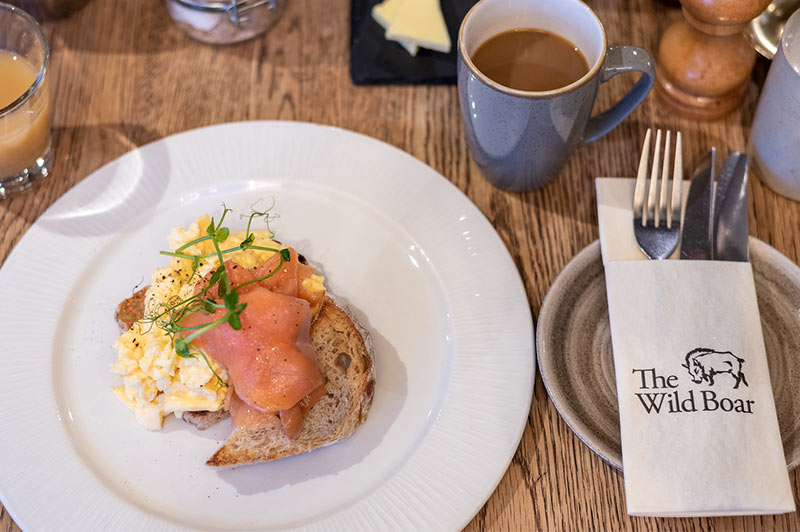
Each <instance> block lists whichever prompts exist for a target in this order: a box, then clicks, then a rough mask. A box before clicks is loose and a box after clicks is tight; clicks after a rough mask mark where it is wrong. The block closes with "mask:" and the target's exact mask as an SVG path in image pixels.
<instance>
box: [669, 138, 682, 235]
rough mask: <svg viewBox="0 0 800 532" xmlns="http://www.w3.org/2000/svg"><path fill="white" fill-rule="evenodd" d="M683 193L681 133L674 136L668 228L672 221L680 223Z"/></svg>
mask: <svg viewBox="0 0 800 532" xmlns="http://www.w3.org/2000/svg"><path fill="white" fill-rule="evenodd" d="M682 192H683V146H682V145H681V132H680V131H678V133H677V135H676V136H675V165H674V166H673V167H672V206H671V208H670V211H669V214H668V215H667V216H668V218H667V224H668V227H670V228H671V227H672V220H673V219H675V220H677V221H678V222H679V223H680V219H681V193H682Z"/></svg>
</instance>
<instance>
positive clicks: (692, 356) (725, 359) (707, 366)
mask: <svg viewBox="0 0 800 532" xmlns="http://www.w3.org/2000/svg"><path fill="white" fill-rule="evenodd" d="M743 363H744V360H743V359H741V358H739V357H737V356H736V355H734V354H733V353H731V352H730V351H714V350H713V349H707V348H705V347H699V348H697V349H692V350H691V351H689V352H688V353H687V354H686V363H685V364H681V366H683V367H684V368H686V369H687V371H688V372H689V376H690V377H691V378H692V382H693V383H695V384H700V383H702V382H706V383H708V385H709V386H714V376H716V375H720V374H722V373H727V374H729V375H730V376H731V377H733V379H734V383H733V389H734V390H735V389H736V388H738V387H739V385H740V384H744V385H745V386H749V384H747V379H746V378H745V377H744V372H743V371H742V364H743Z"/></svg>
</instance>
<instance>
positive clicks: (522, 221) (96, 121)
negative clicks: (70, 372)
mask: <svg viewBox="0 0 800 532" xmlns="http://www.w3.org/2000/svg"><path fill="white" fill-rule="evenodd" d="M589 3H590V5H591V7H592V8H593V9H595V10H596V11H597V13H598V14H599V16H600V18H601V19H602V21H603V22H604V24H605V27H606V30H607V32H608V36H609V42H610V43H611V44H632V45H637V46H642V47H644V48H647V49H649V50H656V45H657V40H658V36H659V35H660V34H661V32H662V31H663V30H664V29H665V27H666V26H667V25H668V24H669V22H670V20H672V19H674V18H675V17H678V16H680V15H679V12H678V10H677V9H675V8H674V7H669V6H667V5H665V4H662V3H659V2H655V1H653V0H592V1H590V2H589ZM287 4H288V7H287V9H286V12H285V13H284V16H283V18H282V19H281V21H280V22H279V24H278V25H277V26H276V27H275V28H273V30H272V31H271V32H270V33H269V34H268V35H266V36H264V37H261V38H258V39H256V40H253V41H250V42H247V43H243V44H239V45H234V46H229V47H211V46H206V45H203V44H200V43H197V42H195V41H193V40H191V39H190V38H189V37H187V36H186V35H184V34H183V33H182V32H181V31H179V30H178V29H177V28H176V27H175V26H174V25H173V24H172V22H171V20H170V18H169V16H168V14H167V11H166V9H165V6H164V3H163V1H162V0H125V1H118V0H91V2H89V4H88V5H87V6H86V7H85V8H84V9H83V10H81V11H80V12H78V13H76V14H74V15H72V16H71V17H70V18H67V19H64V20H60V21H55V22H48V23H46V25H45V27H46V31H47V34H48V36H49V38H50V42H51V44H52V63H51V69H50V76H51V89H52V90H53V94H54V109H55V114H54V124H53V127H54V141H55V165H54V171H53V175H52V177H50V178H49V179H48V180H47V181H46V182H45V183H43V184H42V185H40V186H37V187H35V188H34V189H33V190H30V191H28V192H25V193H23V194H21V195H18V196H15V197H13V198H11V199H8V200H5V201H0V227H2V228H3V230H2V232H0V263H2V262H3V261H4V260H5V258H6V257H7V256H8V254H9V252H10V251H11V250H12V249H13V247H14V245H15V244H16V243H17V242H18V241H19V239H20V238H21V237H22V235H23V234H24V233H25V231H26V230H27V229H28V227H30V225H31V224H32V223H33V222H34V221H35V220H36V218H37V217H38V216H39V215H40V214H41V213H42V212H43V211H44V210H45V209H46V208H47V207H48V206H49V205H51V204H52V203H53V202H54V201H55V200H56V199H57V198H59V197H60V196H61V195H62V194H64V192H66V191H67V190H68V189H70V188H71V187H72V186H74V185H75V184H77V183H79V182H80V181H81V180H82V179H84V178H85V177H86V176H87V175H89V174H90V173H91V172H93V171H94V170H96V169H97V168H98V167H100V166H101V165H103V164H105V163H107V162H109V161H111V160H112V159H114V158H116V157H118V156H120V155H122V154H123V153H125V152H127V151H129V150H131V149H133V148H136V147H137V146H141V145H143V144H146V143H148V142H151V141H154V140H157V139H160V138H161V137H164V136H166V135H170V134H173V133H177V132H180V131H184V130H187V129H190V128H195V127H198V126H206V125H209V124H216V123H221V122H229V121H236V120H252V119H281V120H302V121H309V122H315V123H319V124H330V125H335V126H338V127H342V128H346V129H351V130H354V131H358V132H360V133H364V134H366V135H370V136H372V137H375V138H378V139H380V140H383V141H386V142H388V143H390V144H392V145H394V146H397V147H398V148H400V149H402V150H405V151H407V152H409V153H411V154H412V155H414V156H415V157H418V158H419V159H421V160H422V161H424V162H426V163H427V164H429V165H430V166H432V167H433V168H434V169H436V170H437V171H438V172H440V173H441V174H442V175H444V176H446V177H447V178H448V179H450V180H451V181H452V182H453V183H454V184H455V185H456V186H457V187H458V188H459V189H461V190H462V191H463V192H464V193H465V194H467V195H468V196H469V198H470V199H471V200H472V201H473V202H474V203H475V204H476V205H477V206H478V208H479V209H480V210H481V211H482V212H483V213H484V214H485V215H486V216H487V217H488V219H489V220H490V221H491V222H492V223H493V224H494V226H495V228H496V229H497V231H498V233H499V234H500V236H501V238H502V239H503V241H504V242H505V244H506V246H507V247H508V249H509V250H510V251H511V253H512V255H513V257H514V261H515V262H516V265H517V267H518V268H519V271H520V273H521V274H522V278H523V279H524V283H525V288H526V290H527V295H528V300H529V302H530V306H531V309H532V311H533V313H534V315H536V314H538V310H539V307H540V305H541V303H542V300H543V298H544V296H545V293H546V292H547V289H548V287H549V286H550V284H551V283H552V282H553V280H554V279H555V277H556V275H558V272H559V271H560V270H561V269H562V268H563V267H564V265H565V264H566V263H567V262H568V261H569V260H570V258H572V257H573V256H574V255H575V254H576V253H577V252H578V251H579V250H581V249H582V248H583V247H584V246H586V245H588V244H589V243H591V242H592V241H593V240H595V239H596V238H597V236H598V233H597V216H596V209H595V203H594V202H595V197H594V185H593V178H594V177H595V176H627V175H632V174H633V173H634V171H635V169H636V164H637V158H638V154H639V145H640V141H641V139H642V137H643V134H644V131H645V129H646V128H647V127H648V126H650V125H657V126H660V127H663V128H671V129H679V130H681V131H682V132H683V135H684V139H685V144H684V154H685V155H684V157H685V159H684V160H685V163H686V168H687V169H689V168H691V167H692V165H693V164H694V163H695V162H697V161H698V160H699V158H700V156H701V154H702V153H703V152H705V151H706V150H708V149H709V148H710V147H711V146H712V145H714V146H717V147H718V148H719V149H721V151H722V152H723V153H725V152H728V151H731V150H744V149H745V142H746V139H747V136H748V134H749V128H750V124H751V123H752V118H753V113H754V110H755V105H756V101H757V98H758V95H759V89H760V86H761V84H762V83H763V80H764V77H765V75H766V70H767V68H768V63H766V62H765V61H763V60H759V63H758V64H757V67H756V71H755V73H754V75H753V77H752V80H751V82H750V86H749V89H748V91H747V94H746V97H745V100H744V102H743V104H742V105H741V106H740V108H739V109H737V110H736V111H734V112H733V113H732V114H731V115H729V116H728V117H727V118H726V119H724V120H720V121H716V122H694V121H689V120H683V119H680V118H677V117H676V116H674V115H673V114H671V113H670V112H669V111H668V110H666V109H664V108H662V107H661V106H660V105H659V102H658V101H657V100H656V97H655V95H654V94H651V95H650V96H649V97H648V99H647V100H646V101H645V103H644V104H643V105H642V106H641V107H640V108H639V109H637V111H636V112H635V113H634V114H633V115H632V116H631V117H630V118H629V119H628V120H626V121H625V122H624V123H623V124H622V125H621V126H620V127H618V128H617V129H615V130H614V131H612V132H611V133H610V134H609V135H607V136H606V137H604V138H602V139H600V140H598V141H597V142H595V143H594V144H591V145H589V146H586V147H582V148H579V149H578V150H577V151H576V152H575V154H574V155H573V157H572V158H571V159H570V160H569V162H568V164H567V165H566V167H565V168H564V169H563V171H562V172H561V174H560V175H559V176H558V178H557V179H556V180H555V181H554V182H553V183H552V184H550V185H549V186H547V187H546V188H544V189H542V190H539V191H535V192H530V193H525V194H511V193H506V192H502V191H499V190H496V189H494V188H492V187H491V186H490V185H489V184H487V182H486V181H485V180H484V178H483V177H482V176H481V173H480V171H479V170H478V168H477V167H476V166H475V164H474V163H473V162H472V161H471V159H470V155H469V151H468V149H467V145H466V142H465V139H464V135H463V132H462V129H461V123H460V117H459V108H458V96H457V92H456V89H455V87H452V86H416V87H355V86H353V85H352V83H351V82H350V78H349V75H348V34H349V27H348V25H349V22H348V20H349V2H348V0H326V1H325V2H321V1H320V0H289V1H288V2H287ZM634 81H635V76H634V75H625V76H618V77H616V78H614V79H613V80H612V81H611V82H610V83H608V84H606V85H604V86H603V87H602V88H601V90H600V94H599V97H598V101H597V108H599V109H602V108H606V107H608V106H609V105H610V104H611V103H612V102H614V101H615V100H616V99H618V98H619V97H620V96H621V94H622V93H623V92H624V91H626V90H627V89H628V88H629V87H630V86H632V84H633V82H634ZM750 198H751V200H750V205H749V215H750V232H751V234H754V235H755V236H757V237H759V238H761V239H763V240H765V241H766V242H768V243H769V244H771V245H772V246H774V247H776V248H777V249H778V250H779V251H781V252H782V253H784V254H786V255H787V256H788V257H789V258H790V259H791V260H793V261H794V262H798V260H800V204H798V203H795V202H792V201H789V200H787V199H784V198H782V197H780V196H777V195H776V194H774V193H773V192H771V191H770V190H769V189H767V188H766V187H765V186H764V185H763V184H762V183H761V181H760V180H758V179H757V178H756V179H752V180H751V185H750ZM1 292H2V287H0V293H1ZM0 301H2V304H4V305H5V304H9V302H6V301H3V300H2V297H1V296H0ZM537 381H538V382H537V383H536V387H535V394H534V397H533V402H532V405H531V411H530V417H529V418H528V424H527V427H526V429H525V432H524V435H523V437H522V441H521V443H520V446H519V449H518V450H517V453H516V455H515V456H514V459H513V461H512V463H511V465H510V467H509V468H508V471H507V472H506V474H505V476H504V477H503V479H502V480H501V482H500V484H499V486H498V487H497V489H496V491H495V492H494V494H493V495H492V496H491V498H490V499H489V500H488V501H487V503H486V504H485V506H484V507H483V508H481V509H480V510H479V511H478V513H477V514H476V515H475V517H474V519H473V520H472V521H471V522H470V523H469V525H468V526H467V530H469V531H479V530H558V531H560V530H564V531H574V530H635V531H650V530H669V531H689V530H741V531H752V530H770V529H779V530H799V529H800V519H798V517H797V515H796V514H790V515H787V516H779V517H773V516H763V517H737V518H708V519H704V518H702V519H652V518H632V517H629V516H628V515H627V514H626V511H625V494H624V489H623V482H622V475H621V474H620V473H619V472H617V471H616V470H614V469H613V468H611V467H610V466H608V465H606V464H605V463H604V462H603V461H602V460H600V459H599V458H598V457H597V456H595V455H594V454H593V453H592V452H591V451H590V450H589V449H588V448H587V447H586V446H585V445H583V444H582V443H581V442H580V440H579V439H578V438H577V437H576V436H575V435H574V434H573V433H572V431H571V430H570V429H569V428H568V427H567V425H566V424H565V423H564V422H563V421H562V420H561V418H560V417H559V415H558V413H557V412H556V410H555V408H554V407H553V405H552V404H551V402H550V401H549V399H548V397H547V395H546V393H545V391H544V387H543V386H542V383H541V381H540V380H539V379H538V378H537ZM11 406H12V405H3V408H9V407H11ZM0 452H3V451H2V449H0ZM755 459H757V457H754V460H755ZM0 474H2V473H0ZM791 479H792V483H793V487H794V489H795V491H797V489H798V488H800V483H799V482H798V474H797V473H792V475H791ZM15 530H18V527H17V525H16V524H15V523H14V521H13V520H12V518H11V517H10V515H9V514H8V513H7V512H6V511H5V510H4V509H2V507H0V532H8V531H15Z"/></svg>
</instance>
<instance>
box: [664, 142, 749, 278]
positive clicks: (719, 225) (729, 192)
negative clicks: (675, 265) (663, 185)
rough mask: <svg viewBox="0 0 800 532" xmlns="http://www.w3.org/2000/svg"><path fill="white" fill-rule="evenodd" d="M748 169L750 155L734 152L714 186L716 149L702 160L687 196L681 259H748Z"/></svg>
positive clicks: (742, 260) (743, 260)
mask: <svg viewBox="0 0 800 532" xmlns="http://www.w3.org/2000/svg"><path fill="white" fill-rule="evenodd" d="M747 168H748V159H747V155H745V154H743V153H733V154H731V156H730V157H728V159H727V160H726V161H725V165H724V166H723V168H722V171H721V172H720V174H719V178H718V179H717V182H716V187H715V186H714V176H715V175H716V148H711V151H709V152H708V153H707V154H706V156H705V157H703V159H702V160H701V161H700V164H699V165H698V166H697V168H696V169H695V171H694V173H693V174H692V180H691V184H690V186H689V195H688V197H687V199H686V211H685V213H684V216H683V229H682V231H683V235H682V239H681V253H680V256H681V259H688V260H729V261H741V262H747V260H748V229H747ZM715 188H716V190H715Z"/></svg>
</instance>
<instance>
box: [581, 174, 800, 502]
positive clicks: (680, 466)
mask: <svg viewBox="0 0 800 532" xmlns="http://www.w3.org/2000/svg"><path fill="white" fill-rule="evenodd" d="M596 187H597V208H598V218H599V222H600V245H601V249H602V254H603V264H604V267H605V277H606V289H607V292H608V307H609V316H610V320H611V339H612V345H613V351H614V366H615V370H616V377H617V393H618V396H619V410H620V429H621V434H622V460H623V467H624V470H625V471H624V475H625V494H626V499H627V506H628V513H629V514H631V515H651V516H653V515H657V516H668V517H678V516H699V515H707V516H712V515H746V514H773V513H783V512H792V511H794V509H795V506H794V498H793V496H792V491H791V487H790V485H789V476H788V473H787V470H786V460H785V458H784V454H783V447H782V445H781V438H780V432H779V429H778V420H777V416H776V414H775V403H774V400H773V397H772V387H771V385H770V378H769V369H768V367H767V359H766V355H765V352H764V339H763V336H762V333H761V322H760V319H759V315H758V306H757V303H756V293H755V285H754V283H753V272H752V269H751V267H750V263H745V262H722V261H686V260H683V261H681V260H665V261H654V260H646V259H645V257H644V255H643V254H642V253H641V251H639V249H638V247H637V245H636V240H635V237H634V235H633V213H632V209H631V204H632V202H633V188H634V180H633V179H607V178H600V179H597V181H596ZM685 189H688V184H687V185H685ZM683 197H684V198H685V197H686V194H684V195H683Z"/></svg>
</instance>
